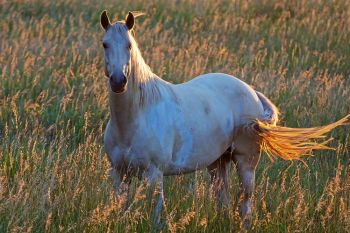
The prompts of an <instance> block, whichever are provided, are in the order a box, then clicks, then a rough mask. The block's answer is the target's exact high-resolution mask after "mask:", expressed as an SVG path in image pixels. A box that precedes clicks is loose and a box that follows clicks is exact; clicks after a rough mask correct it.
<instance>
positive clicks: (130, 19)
mask: <svg viewBox="0 0 350 233" xmlns="http://www.w3.org/2000/svg"><path fill="white" fill-rule="evenodd" d="M125 24H126V27H127V28H128V30H131V29H132V28H133V27H134V24H135V17H134V15H133V13H131V12H130V11H129V14H128V16H127V17H126V20H125Z"/></svg>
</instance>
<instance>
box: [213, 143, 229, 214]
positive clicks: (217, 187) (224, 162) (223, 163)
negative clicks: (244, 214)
mask: <svg viewBox="0 0 350 233" xmlns="http://www.w3.org/2000/svg"><path fill="white" fill-rule="evenodd" d="M231 155H232V154H231V150H230V148H229V149H228V150H227V151H226V152H225V153H224V154H222V155H221V157H220V158H219V159H217V160H216V161H215V162H214V163H212V164H211V165H210V166H209V167H208V172H209V175H210V185H211V187H212V189H213V191H214V194H215V196H216V198H217V202H218V207H219V208H220V209H222V208H224V210H225V212H226V213H227V212H228V210H229V206H230V195H229V194H230V193H229V182H228V178H227V176H228V175H227V171H228V166H229V164H230V162H231Z"/></svg>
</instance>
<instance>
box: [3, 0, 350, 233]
mask: <svg viewBox="0 0 350 233" xmlns="http://www.w3.org/2000/svg"><path fill="white" fill-rule="evenodd" d="M0 3H1V4H0V38H1V39H0V51H1V53H0V87H1V88H0V232H43V231H48V232H51V231H53V232H81V231H87V232H106V231H109V232H135V231H137V232H143V231H145V232H148V231H149V230H151V227H152V226H150V224H149V222H150V221H149V218H150V217H149V215H150V210H151V205H152V204H151V203H150V202H148V201H147V200H146V195H145V190H144V189H145V188H144V184H143V183H142V182H139V181H136V180H135V181H133V183H132V193H133V200H132V205H131V208H130V210H129V211H127V212H123V211H122V208H121V206H122V204H123V202H124V201H125V198H116V197H115V196H114V194H113V190H112V186H111V182H110V180H109V178H108V175H107V174H108V169H109V162H108V160H107V157H106V155H105V153H104V150H103V147H102V135H103V130H104V127H105V124H106V121H107V119H108V103H107V89H106V85H107V84H106V79H105V77H104V75H103V61H102V47H101V37H102V34H103V32H102V29H101V28H100V26H99V14H100V13H101V11H102V10H103V9H108V10H109V12H110V14H112V15H113V16H114V17H115V18H118V19H120V18H123V17H124V16H125V15H126V13H127V11H128V10H141V11H143V12H145V13H146V14H147V15H146V16H143V17H140V18H138V19H137V24H136V28H135V30H136V38H137V40H138V42H139V44H140V47H141V50H142V51H143V55H144V57H145V59H146V61H147V62H148V63H149V65H150V66H151V67H152V69H153V70H154V72H155V73H157V74H159V75H160V76H161V77H163V78H164V79H166V80H168V81H171V82H174V83H180V82H183V81H186V80H189V79H191V78H193V77H194V76H196V75H199V74H202V73H207V72H224V73H229V74H233V75H235V76H237V77H240V78H241V79H242V80H244V81H246V82H248V83H249V84H251V85H252V86H253V87H254V88H255V89H257V90H259V91H261V92H263V93H265V94H266V95H267V96H269V98H271V100H273V102H274V103H275V104H276V105H277V106H279V108H280V109H281V111H282V113H283V115H282V118H283V119H282V124H285V125H288V126H290V127H309V126H317V125H322V124H326V123H330V122H333V121H335V120H336V119H339V118H340V117H342V116H344V115H346V114H347V113H349V112H350V109H349V108H350V107H349V106H350V3H349V2H348V1H346V0H334V1H326V0H324V1H323V0H311V1H307V0H301V1H285V0H272V1H267V0H263V1H257V0H247V1H239V0H237V1H227V0H222V1H216V0H205V1H200V2H197V1H195V0H189V1H185V0H179V1H166V0H150V1H142V0H134V1H115V0H113V1H112V0H108V1H104V2H100V1H97V0H90V1H76V0H62V1H57V2H55V1H43V0H35V1H21V0H15V1H6V0H5V1H4V0H2V1H0ZM232 104H235V103H234V100H232ZM331 136H332V137H334V140H333V142H332V143H331V145H332V146H333V147H335V148H336V150H335V151H321V152H318V153H316V156H315V157H311V158H307V159H305V162H306V163H307V164H308V168H307V167H306V166H304V165H303V164H302V163H300V162H293V163H290V162H285V161H277V162H275V163H270V162H269V160H268V159H267V158H266V156H263V157H262V160H261V162H260V164H259V166H258V169H257V174H256V179H257V181H256V192H255V197H254V199H255V204H254V218H253V223H252V226H251V231H253V232H321V231H322V232H349V231H350V175H349V169H350V160H349V127H348V126H347V127H343V128H339V129H336V130H334V131H333V132H332V134H331ZM207 176H208V175H207V172H206V171H200V172H197V173H195V174H191V175H186V176H177V177H168V178H166V179H165V200H166V208H165V211H164V214H163V215H162V222H163V223H164V224H163V226H162V230H163V231H164V232H167V231H171V232H177V231H179V232H232V231H237V230H239V229H240V219H239V215H238V207H237V202H238V201H239V200H237V199H236V197H235V194H236V193H237V183H238V182H237V178H236V175H235V170H234V168H233V167H232V169H231V171H230V177H231V179H230V180H231V185H230V186H231V189H230V190H231V196H232V203H231V209H230V214H229V219H227V218H224V217H223V216H222V214H221V213H220V211H218V210H217V209H216V205H215V199H214V198H213V195H212V192H211V191H210V189H209V187H208V185H207Z"/></svg>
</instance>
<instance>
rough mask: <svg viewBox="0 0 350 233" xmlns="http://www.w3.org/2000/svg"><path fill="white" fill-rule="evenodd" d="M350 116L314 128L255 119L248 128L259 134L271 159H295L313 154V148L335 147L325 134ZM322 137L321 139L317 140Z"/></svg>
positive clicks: (343, 122)
mask: <svg viewBox="0 0 350 233" xmlns="http://www.w3.org/2000/svg"><path fill="white" fill-rule="evenodd" d="M349 118H350V114H349V115H347V116H345V117H344V118H342V119H340V120H338V121H336V122H334V123H331V124H329V125H325V126H320V127H313V128H289V127H284V126H277V125H273V124H271V123H268V122H264V121H260V120H254V121H253V122H251V123H250V124H249V127H247V128H248V130H249V131H250V132H253V133H254V134H256V135H258V136H259V138H260V146H261V149H262V150H263V151H265V152H266V153H267V155H268V156H269V158H270V159H271V160H273V159H274V158H275V157H280V158H282V159H284V160H295V159H300V157H301V156H303V155H311V154H312V151H313V150H318V149H333V148H331V147H328V146H327V143H328V142H329V141H331V140H332V138H328V139H327V138H326V136H325V134H326V133H328V132H329V131H331V130H332V129H334V128H335V127H337V126H340V125H344V124H346V123H348V122H349ZM320 139H321V141H319V142H317V140H320Z"/></svg>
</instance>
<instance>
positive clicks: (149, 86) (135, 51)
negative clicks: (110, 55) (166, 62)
mask: <svg viewBox="0 0 350 233" xmlns="http://www.w3.org/2000/svg"><path fill="white" fill-rule="evenodd" d="M129 38H130V43H131V51H130V56H131V76H132V81H133V88H134V91H135V92H138V93H139V103H140V105H141V106H143V105H145V104H148V103H154V102H156V101H157V100H158V99H159V96H160V91H159V86H160V84H161V83H165V82H164V81H163V80H162V79H160V78H159V77H158V76H157V75H156V74H154V73H153V72H152V70H151V68H150V67H149V66H148V65H147V64H146V62H145V60H144V58H143V57H142V54H141V51H140V49H139V47H138V44H137V42H136V40H135V39H134V37H133V35H132V34H131V33H130V32H129Z"/></svg>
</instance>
